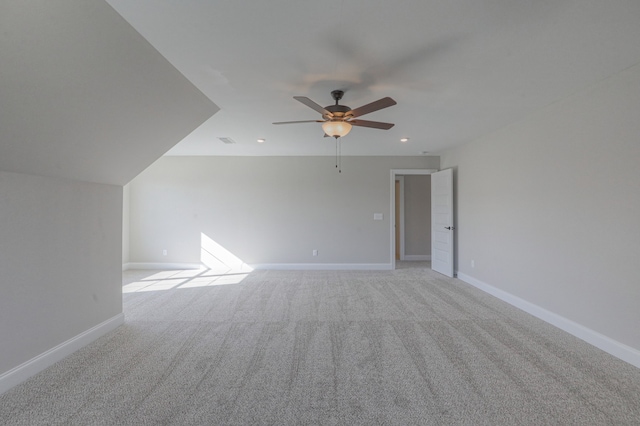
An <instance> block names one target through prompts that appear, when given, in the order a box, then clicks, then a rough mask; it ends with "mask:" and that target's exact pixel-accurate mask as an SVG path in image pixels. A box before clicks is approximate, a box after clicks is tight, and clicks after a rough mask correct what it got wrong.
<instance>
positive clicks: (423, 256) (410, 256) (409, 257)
mask: <svg viewBox="0 0 640 426" xmlns="http://www.w3.org/2000/svg"><path fill="white" fill-rule="evenodd" d="M402 260H407V261H425V260H431V255H427V254H405V255H404V257H403V259H402Z"/></svg>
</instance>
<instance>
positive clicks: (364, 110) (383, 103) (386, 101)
mask: <svg viewBox="0 0 640 426" xmlns="http://www.w3.org/2000/svg"><path fill="white" fill-rule="evenodd" d="M395 104H397V102H396V101H394V100H393V99H391V98H389V97H386V98H382V99H378V100H377V101H373V102H371V103H370V104H366V105H363V106H361V107H359V108H356V109H352V110H351V111H349V112H348V113H347V115H349V116H351V117H360V116H361V115H365V114H369V113H371V112H374V111H378V110H379V109H382V108H387V107H390V106H393V105H395Z"/></svg>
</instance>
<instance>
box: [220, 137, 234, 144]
mask: <svg viewBox="0 0 640 426" xmlns="http://www.w3.org/2000/svg"><path fill="white" fill-rule="evenodd" d="M218 139H220V140H221V141H222V142H224V143H226V144H232V143H236V141H234V140H233V139H231V138H218Z"/></svg>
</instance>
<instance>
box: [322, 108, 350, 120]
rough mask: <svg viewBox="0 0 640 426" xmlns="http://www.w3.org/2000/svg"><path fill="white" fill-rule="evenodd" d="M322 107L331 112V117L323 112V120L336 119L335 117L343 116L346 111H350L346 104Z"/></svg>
mask: <svg viewBox="0 0 640 426" xmlns="http://www.w3.org/2000/svg"><path fill="white" fill-rule="evenodd" d="M324 109H326V110H327V111H329V112H330V113H331V114H333V117H332V116H330V115H327V114H323V115H322V117H323V118H324V119H325V120H331V119H332V118H333V119H336V118H343V117H344V116H345V115H347V113H348V112H349V111H351V108H349V107H348V106H346V105H337V104H336V105H329V106H326V107H324Z"/></svg>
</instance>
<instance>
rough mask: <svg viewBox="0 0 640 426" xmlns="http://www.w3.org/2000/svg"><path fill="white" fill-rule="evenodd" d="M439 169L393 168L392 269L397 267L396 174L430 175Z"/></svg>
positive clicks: (390, 250) (390, 232) (391, 205)
mask: <svg viewBox="0 0 640 426" xmlns="http://www.w3.org/2000/svg"><path fill="white" fill-rule="evenodd" d="M437 171H438V169H391V181H390V187H391V201H390V203H389V204H390V206H389V211H390V212H391V215H390V216H389V217H390V218H391V220H390V221H389V235H390V237H389V246H390V247H389V257H390V258H391V262H390V263H391V269H392V270H394V269H396V244H395V238H396V233H395V224H396V176H398V177H400V176H402V175H430V174H431V173H435V172H437ZM429 225H430V226H431V224H429ZM400 247H401V248H400V251H401V254H404V253H403V251H404V250H403V246H402V245H401V246H400Z"/></svg>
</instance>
